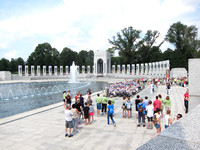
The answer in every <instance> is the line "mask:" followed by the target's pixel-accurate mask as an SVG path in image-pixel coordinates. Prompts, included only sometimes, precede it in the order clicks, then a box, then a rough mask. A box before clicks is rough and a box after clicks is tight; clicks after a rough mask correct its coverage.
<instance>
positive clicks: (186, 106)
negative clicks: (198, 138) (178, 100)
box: [184, 100, 188, 113]
mask: <svg viewBox="0 0 200 150" xmlns="http://www.w3.org/2000/svg"><path fill="white" fill-rule="evenodd" d="M184 104H185V113H188V101H185V100H184Z"/></svg>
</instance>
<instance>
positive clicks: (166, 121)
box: [165, 115, 170, 126]
mask: <svg viewBox="0 0 200 150" xmlns="http://www.w3.org/2000/svg"><path fill="white" fill-rule="evenodd" d="M169 117H170V116H169V115H165V125H167V126H169V125H170V124H169Z"/></svg>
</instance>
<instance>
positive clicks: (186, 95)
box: [184, 89, 189, 113]
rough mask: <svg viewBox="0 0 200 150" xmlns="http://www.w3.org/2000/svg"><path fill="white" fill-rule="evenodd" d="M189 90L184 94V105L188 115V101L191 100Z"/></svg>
mask: <svg viewBox="0 0 200 150" xmlns="http://www.w3.org/2000/svg"><path fill="white" fill-rule="evenodd" d="M188 93H189V90H188V89H187V91H186V93H185V94H184V105H185V113H188V100H189V94H188Z"/></svg>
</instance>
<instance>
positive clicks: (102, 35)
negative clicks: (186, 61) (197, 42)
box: [0, 0, 200, 60]
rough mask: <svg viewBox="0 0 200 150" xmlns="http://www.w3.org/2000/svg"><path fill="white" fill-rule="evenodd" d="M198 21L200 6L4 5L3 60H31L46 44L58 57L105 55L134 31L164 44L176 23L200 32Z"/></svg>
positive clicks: (48, 1)
mask: <svg viewBox="0 0 200 150" xmlns="http://www.w3.org/2000/svg"><path fill="white" fill-rule="evenodd" d="M199 16H200V0H98V1H97V0H0V58H3V57H4V58H7V59H11V58H18V57H22V58H23V59H24V60H27V58H28V56H29V55H30V54H31V53H32V52H33V51H34V49H35V47H36V46H37V44H40V43H44V42H48V43H50V44H51V45H52V47H55V48H57V49H58V50H59V51H62V49H63V48H64V47H69V48H71V49H72V50H75V51H80V50H106V49H107V48H109V47H111V45H110V44H109V43H108V39H112V37H113V36H114V35H116V33H117V32H120V31H121V30H122V29H124V28H126V27H129V26H132V27H133V28H134V29H138V30H142V33H146V31H147V30H149V29H151V30H158V31H159V32H160V33H161V38H160V39H159V40H160V41H161V40H162V38H164V36H165V34H166V32H167V30H168V29H169V27H170V25H172V24H173V23H176V22H177V21H181V22H182V23H183V24H186V25H196V27H197V28H200V17H199ZM199 31H200V30H199ZM199 35H200V34H199ZM167 47H170V45H169V43H165V44H163V46H162V47H161V48H162V51H164V50H166V48H167Z"/></svg>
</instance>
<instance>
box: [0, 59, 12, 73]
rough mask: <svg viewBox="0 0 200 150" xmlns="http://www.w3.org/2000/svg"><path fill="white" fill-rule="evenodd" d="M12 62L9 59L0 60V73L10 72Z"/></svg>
mask: <svg viewBox="0 0 200 150" xmlns="http://www.w3.org/2000/svg"><path fill="white" fill-rule="evenodd" d="M9 65H10V62H9V60H8V59H5V58H2V59H1V60H0V71H10V66H9Z"/></svg>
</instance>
